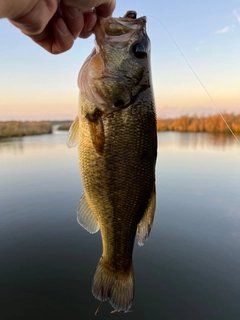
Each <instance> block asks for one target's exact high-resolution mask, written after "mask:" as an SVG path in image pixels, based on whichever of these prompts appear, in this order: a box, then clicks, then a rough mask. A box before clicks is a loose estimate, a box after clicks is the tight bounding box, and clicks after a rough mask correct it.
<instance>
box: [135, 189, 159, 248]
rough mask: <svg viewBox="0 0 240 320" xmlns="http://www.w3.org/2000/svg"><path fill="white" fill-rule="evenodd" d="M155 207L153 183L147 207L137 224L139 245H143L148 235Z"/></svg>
mask: <svg viewBox="0 0 240 320" xmlns="http://www.w3.org/2000/svg"><path fill="white" fill-rule="evenodd" d="M155 209H156V187H155V184H154V187H153V190H152V193H151V197H150V199H149V202H148V205H147V208H146V210H145V212H144V215H143V217H142V219H141V221H140V222H139V224H138V226H137V239H138V244H139V246H143V245H144V243H145V242H146V241H147V239H148V237H149V234H150V231H151V228H152V224H153V220H154V213H155Z"/></svg>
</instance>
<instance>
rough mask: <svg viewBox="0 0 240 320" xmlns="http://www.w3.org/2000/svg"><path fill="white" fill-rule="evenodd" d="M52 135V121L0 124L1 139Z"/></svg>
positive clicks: (6, 122)
mask: <svg viewBox="0 0 240 320" xmlns="http://www.w3.org/2000/svg"><path fill="white" fill-rule="evenodd" d="M46 133H52V123H51V122H50V121H3V122H0V139H3V138H11V137H23V136H34V135H39V134H46Z"/></svg>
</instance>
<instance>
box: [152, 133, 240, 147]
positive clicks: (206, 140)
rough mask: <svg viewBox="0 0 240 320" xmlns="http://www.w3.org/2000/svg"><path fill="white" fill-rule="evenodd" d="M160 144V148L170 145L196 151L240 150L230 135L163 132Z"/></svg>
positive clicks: (159, 137)
mask: <svg viewBox="0 0 240 320" xmlns="http://www.w3.org/2000/svg"><path fill="white" fill-rule="evenodd" d="M239 138H240V137H239ZM158 144H159V147H161V146H162V145H164V146H165V145H166V144H168V145H169V146H171V147H174V146H175V147H176V148H179V147H181V148H187V149H194V150H197V149H209V148H211V149H216V150H222V151H224V150H226V149H228V148H231V149H232V148H238V149H239V150H240V145H239V143H238V142H237V141H236V139H235V138H234V137H233V136H232V135H230V134H211V133H194V134H189V133H180V132H161V133H159V134H158Z"/></svg>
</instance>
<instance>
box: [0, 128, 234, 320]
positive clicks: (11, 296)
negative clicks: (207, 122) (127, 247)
mask: <svg viewBox="0 0 240 320" xmlns="http://www.w3.org/2000/svg"><path fill="white" fill-rule="evenodd" d="M66 136H67V133H66V132H55V133H54V134H53V135H44V136H38V137H25V138H22V139H11V140H6V141H1V143H0V165H1V171H0V319H1V320H5V319H6V320H28V319H29V320H30V319H31V320H32V319H34V320H38V319H41V320H42V319H64V320H75V319H76V320H79V319H82V320H85V319H95V317H94V312H95V310H96V308H97V306H98V301H97V300H96V299H95V298H94V297H93V296H92V293H91V281H92V276H93V273H94V270H95V267H96V264H97V262H98V260H99V257H100V255H101V239H100V234H99V233H98V234H95V235H90V234H88V233H87V232H86V231H85V230H84V229H82V228H81V227H80V226H79V225H78V224H77V221H76V208H77V206H78V201H79V197H80V195H81V193H82V191H83V189H82V185H81V181H80V177H79V168H78V159H77V149H76V148H75V149H68V148H67V147H66V145H65V140H66ZM158 145H159V149H158V162H157V168H156V172H157V211H156V217H155V223H154V227H153V229H152V232H151V236H150V239H149V241H148V242H147V243H146V244H145V246H143V247H142V248H139V247H138V246H137V245H136V246H135V251H134V267H135V282H136V291H135V300H134V304H133V306H132V312H131V313H128V314H125V315H122V314H114V315H112V314H110V311H111V306H110V304H109V303H104V304H103V306H102V308H101V310H100V313H99V315H98V319H113V318H120V317H121V318H122V319H123V318H125V319H138V320H141V319H156V320H157V319H161V320H196V319H197V320H198V319H199V320H203V319H204V320H213V319H217V320H239V319H240V302H239V301H240V165H239V164H240V146H239V145H238V144H237V143H236V141H235V140H234V139H232V137H230V136H221V135H210V134H181V133H160V134H159V135H158Z"/></svg>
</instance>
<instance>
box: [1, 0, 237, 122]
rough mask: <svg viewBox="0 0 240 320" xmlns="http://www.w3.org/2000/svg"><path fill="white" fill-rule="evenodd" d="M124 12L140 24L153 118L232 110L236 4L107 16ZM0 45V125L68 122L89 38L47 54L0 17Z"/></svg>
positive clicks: (124, 1)
mask: <svg viewBox="0 0 240 320" xmlns="http://www.w3.org/2000/svg"><path fill="white" fill-rule="evenodd" d="M127 10H135V11H137V13H138V17H140V16H143V15H146V16H147V19H148V22H147V32H148V35H149V37H150V39H151V60H152V61H151V65H152V79H153V86H154V94H155V101H156V108H157V114H158V116H159V117H175V116H180V115H185V114H188V115H193V114H197V115H200V116H202V115H207V114H210V113H213V114H216V113H218V111H220V112H234V113H240V2H239V0H210V1H209V0H201V1H199V0H196V1H192V0H181V1H179V0H165V1H162V0H151V1H145V0H131V1H129V0H117V7H116V10H115V12H114V16H116V17H119V16H123V15H124V14H125V12H126V11H127ZM0 43H1V45H0V121H1V120H2V121H4V120H55V119H56V120H64V119H74V118H75V117H76V115H77V109H78V87H77V77H78V73H79V70H80V68H81V66H82V64H83V63H84V61H85V59H86V58H87V56H88V55H89V54H90V53H91V51H92V48H93V46H94V37H93V36H91V37H90V38H88V39H86V40H83V39H77V41H75V44H74V46H73V47H72V49H70V50H69V51H67V52H66V53H63V54H60V55H51V54H50V53H48V52H47V51H45V50H44V49H42V48H41V47H39V46H38V45H36V44H35V43H34V42H32V40H31V39H29V38H28V37H26V36H24V35H23V34H21V32H20V31H19V30H18V29H17V28H15V27H14V26H12V25H11V24H10V23H9V22H8V21H7V20H6V19H2V20H0ZM186 60H187V62H186ZM189 65H190V66H189ZM192 70H193V71H194V72H193V71H192ZM194 73H195V74H196V75H197V76H196V75H195V74H194ZM198 79H199V80H200V81H199V80H198ZM200 82H201V83H202V84H203V86H204V87H205V88H206V90H207V92H208V93H209V94H210V96H211V98H212V99H213V100H214V103H215V105H216V106H215V105H214V103H213V102H212V100H211V98H210V97H209V96H208V94H207V93H206V91H205V90H204V88H203V86H202V84H201V83H200Z"/></svg>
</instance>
